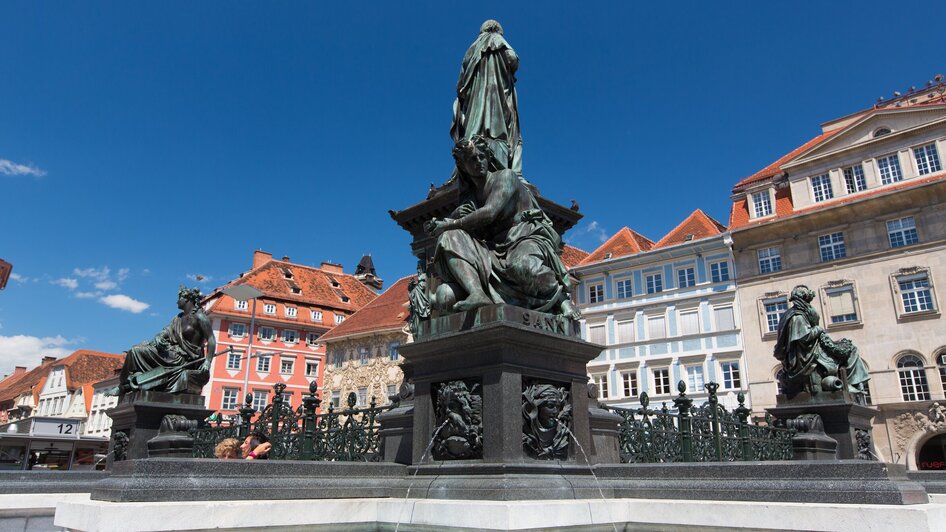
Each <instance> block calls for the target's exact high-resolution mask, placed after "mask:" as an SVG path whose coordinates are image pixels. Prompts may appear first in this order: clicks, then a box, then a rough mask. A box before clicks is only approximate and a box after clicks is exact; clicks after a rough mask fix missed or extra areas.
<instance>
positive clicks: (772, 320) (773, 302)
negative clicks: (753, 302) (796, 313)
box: [762, 297, 788, 333]
mask: <svg viewBox="0 0 946 532" xmlns="http://www.w3.org/2000/svg"><path fill="white" fill-rule="evenodd" d="M762 306H763V308H764V309H765V332H770V333H774V332H776V331H778V320H779V319H780V318H781V317H782V313H783V312H785V311H786V310H788V299H786V298H784V297H780V298H777V299H766V300H764V301H762Z"/></svg>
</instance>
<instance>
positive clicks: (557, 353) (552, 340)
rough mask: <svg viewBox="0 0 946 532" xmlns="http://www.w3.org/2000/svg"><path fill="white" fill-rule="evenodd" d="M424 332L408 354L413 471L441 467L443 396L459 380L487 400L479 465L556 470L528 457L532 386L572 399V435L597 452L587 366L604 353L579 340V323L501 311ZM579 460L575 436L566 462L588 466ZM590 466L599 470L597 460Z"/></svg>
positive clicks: (485, 310) (437, 323)
mask: <svg viewBox="0 0 946 532" xmlns="http://www.w3.org/2000/svg"><path fill="white" fill-rule="evenodd" d="M423 325H424V330H423V331H422V334H419V335H418V336H419V338H418V339H417V340H416V341H415V342H414V343H412V344H409V345H405V346H402V347H401V349H400V351H401V354H402V356H403V357H404V359H405V361H406V363H407V364H409V365H410V368H411V373H412V377H413V382H414V419H413V422H414V431H413V448H414V450H413V459H412V463H413V464H415V465H423V464H430V463H432V461H433V460H432V459H431V457H430V456H427V457H425V458H424V454H425V451H427V448H428V445H429V444H430V442H431V436H432V435H433V433H434V431H435V429H437V428H438V425H437V424H436V422H435V416H436V414H435V409H436V393H437V390H438V387H440V386H443V385H444V384H445V383H448V382H451V381H463V382H464V383H465V385H466V388H467V389H470V390H475V392H476V393H478V394H480V395H481V396H482V452H481V456H473V457H472V458H474V460H476V461H479V462H481V463H486V464H490V463H492V464H496V463H504V464H527V463H533V464H536V465H538V464H542V463H546V464H547V463H548V461H547V460H534V459H532V458H530V457H529V456H528V454H527V453H526V452H525V451H524V450H523V427H524V418H523V390H524V389H525V386H528V385H531V384H551V385H553V386H556V387H560V388H564V389H565V390H566V391H567V392H568V402H569V404H570V405H571V409H572V412H571V414H572V418H571V426H570V427H569V428H570V430H571V431H572V432H573V433H574V435H575V438H576V439H577V440H578V443H579V444H580V446H581V448H583V449H584V452H585V453H590V452H592V450H593V449H594V446H592V444H591V426H590V420H589V417H590V416H589V411H588V409H589V399H588V387H587V385H588V377H587V373H586V369H585V366H586V365H587V364H588V362H589V361H590V360H592V359H594V358H595V357H597V356H598V354H599V353H600V352H601V346H598V345H594V344H590V343H588V342H585V341H583V340H581V339H579V338H577V336H576V332H577V327H576V324H574V323H573V322H572V321H570V320H565V319H563V318H560V317H557V316H552V315H548V314H542V313H537V312H530V311H527V310H525V309H522V308H519V307H514V306H509V305H495V306H488V307H482V308H479V309H476V310H473V311H469V312H465V313H458V314H452V315H449V316H445V317H442V318H434V319H432V320H430V322H426V323H424V324H423ZM615 429H616V425H615ZM579 453H581V451H580V450H579V449H578V448H576V446H575V445H574V440H572V439H571V438H570V437H569V444H568V449H567V453H566V455H567V456H563V457H562V458H564V459H565V460H566V461H569V462H571V461H577V462H578V463H580V464H584V462H585V458H584V457H581V458H579V456H580V454H579ZM422 458H423V460H422ZM588 460H589V461H591V462H592V463H593V459H592V457H590V456H589V457H588ZM466 461H467V462H470V461H471V460H466ZM455 462H458V461H456V460H450V461H448V462H446V463H448V464H454V463H455Z"/></svg>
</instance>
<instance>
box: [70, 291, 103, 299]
mask: <svg viewBox="0 0 946 532" xmlns="http://www.w3.org/2000/svg"><path fill="white" fill-rule="evenodd" d="M100 295H102V292H76V297H77V298H79V299H95V298H97V297H99V296H100Z"/></svg>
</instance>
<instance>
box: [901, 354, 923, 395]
mask: <svg viewBox="0 0 946 532" xmlns="http://www.w3.org/2000/svg"><path fill="white" fill-rule="evenodd" d="M897 374H898V375H900V393H901V394H902V395H903V400H904V401H929V400H930V386H929V383H927V382H926V370H925V369H923V361H922V360H920V358H919V357H917V356H914V355H906V356H904V357H901V358H900V360H898V361H897Z"/></svg>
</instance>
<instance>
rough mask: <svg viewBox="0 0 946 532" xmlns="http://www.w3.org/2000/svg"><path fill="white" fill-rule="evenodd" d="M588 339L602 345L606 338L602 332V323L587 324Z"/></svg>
mask: <svg viewBox="0 0 946 532" xmlns="http://www.w3.org/2000/svg"><path fill="white" fill-rule="evenodd" d="M588 341H589V342H591V343H593V344H598V345H604V344H605V343H607V339H606V337H605V334H604V325H594V326H588Z"/></svg>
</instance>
